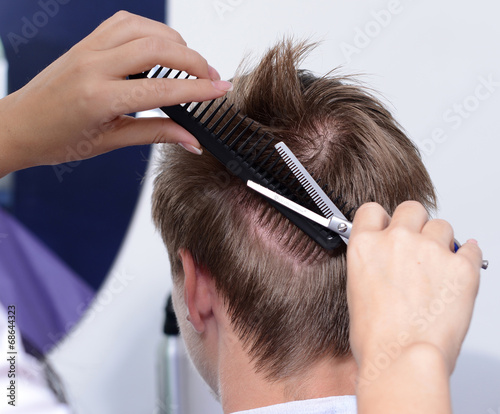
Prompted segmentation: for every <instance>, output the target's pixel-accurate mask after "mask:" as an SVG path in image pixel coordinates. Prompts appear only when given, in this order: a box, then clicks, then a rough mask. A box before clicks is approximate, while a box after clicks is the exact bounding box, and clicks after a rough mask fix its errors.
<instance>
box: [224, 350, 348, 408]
mask: <svg viewBox="0 0 500 414" xmlns="http://www.w3.org/2000/svg"><path fill="white" fill-rule="evenodd" d="M224 348H225V349H224ZM219 351H220V353H219V356H220V358H221V359H220V360H219V393H220V398H221V403H222V408H223V410H224V413H225V414H228V413H233V412H236V411H243V410H249V409H253V408H260V407H265V406H269V405H275V404H281V403H286V402H290V401H297V400H307V399H314V398H323V397H330V396H336V395H354V394H355V378H356V369H357V366H356V362H355V361H354V358H352V357H347V358H343V359H331V358H325V359H324V360H321V361H318V362H317V363H315V364H314V365H311V366H310V367H309V368H308V369H307V370H306V372H303V373H301V374H300V375H298V376H296V377H294V378H290V379H286V380H283V381H276V382H270V381H269V380H267V379H266V378H265V373H262V372H259V373H256V372H255V369H254V364H253V363H252V362H251V361H250V360H249V358H248V355H247V353H246V352H245V351H243V349H242V348H241V347H240V346H239V341H231V343H230V345H229V346H227V344H222V345H221V349H220V350H219Z"/></svg>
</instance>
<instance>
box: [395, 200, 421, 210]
mask: <svg viewBox="0 0 500 414" xmlns="http://www.w3.org/2000/svg"><path fill="white" fill-rule="evenodd" d="M400 206H401V207H404V208H409V209H414V210H417V211H421V212H425V213H427V210H426V209H425V207H424V206H423V205H422V204H421V203H419V202H418V201H415V200H406V201H403V202H402V203H401V204H400Z"/></svg>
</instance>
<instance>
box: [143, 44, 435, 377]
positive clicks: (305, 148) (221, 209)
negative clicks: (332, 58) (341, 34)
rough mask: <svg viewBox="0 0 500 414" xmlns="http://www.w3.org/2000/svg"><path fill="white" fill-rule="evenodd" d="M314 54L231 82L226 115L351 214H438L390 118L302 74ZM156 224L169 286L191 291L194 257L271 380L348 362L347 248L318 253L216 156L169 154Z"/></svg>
mask: <svg viewBox="0 0 500 414" xmlns="http://www.w3.org/2000/svg"><path fill="white" fill-rule="evenodd" d="M309 49H310V47H308V46H306V45H304V44H299V45H295V46H294V45H292V44H291V42H282V43H280V44H278V45H277V46H276V47H274V48H273V49H271V50H270V51H268V52H267V54H266V55H265V56H264V58H263V59H262V61H261V62H260V64H259V65H258V66H257V67H256V68H255V69H254V70H253V71H249V72H247V73H245V74H243V75H240V76H237V77H235V79H234V80H233V83H234V90H233V91H232V92H231V93H229V94H228V96H227V98H228V103H229V104H230V103H234V105H235V107H237V108H239V109H241V111H242V113H244V114H247V115H248V116H249V117H250V118H251V119H253V120H255V121H257V122H258V123H259V124H260V125H262V126H263V129H264V130H265V131H269V132H270V133H272V134H273V135H274V136H276V137H277V139H278V140H282V141H284V142H285V143H286V144H287V145H288V147H289V148H290V149H291V150H292V151H293V153H294V154H295V155H296V156H297V158H298V159H299V160H300V161H301V162H302V163H303V164H304V166H305V167H306V168H307V169H308V170H309V172H311V173H312V174H313V175H314V176H315V177H320V178H321V182H322V184H327V185H328V187H329V188H330V189H331V190H333V192H334V194H336V195H341V196H342V199H343V200H344V201H345V202H347V204H348V206H350V207H353V208H356V207H359V206H360V205H361V204H363V203H365V202H369V201H376V202H378V203H379V204H381V205H382V206H383V207H385V208H386V210H387V211H388V212H389V213H392V212H393V210H394V209H395V208H396V206H397V205H398V204H400V203H401V202H403V201H405V200H410V199H412V200H417V201H420V202H421V203H423V204H424V205H425V206H427V207H429V208H432V207H434V204H435V196H434V191H433V186H432V183H431V181H430V178H429V176H428V174H427V172H426V170H425V168H424V166H423V164H422V162H421V160H420V157H419V154H418V151H417V149H416V148H415V147H414V145H413V144H412V143H411V142H410V140H409V139H408V138H407V137H406V135H405V134H404V133H403V132H402V130H401V128H400V127H399V125H398V124H397V123H396V121H395V120H394V119H393V118H392V116H391V114H390V113H389V112H388V111H387V110H386V109H385V108H384V107H383V106H382V104H381V103H380V102H379V101H378V100H377V99H376V98H374V97H373V96H372V95H371V94H370V93H368V92H367V90H366V89H364V88H363V87H361V86H359V85H358V84H356V83H354V82H353V81H352V80H351V79H349V78H341V77H337V76H336V75H335V74H331V75H328V76H324V77H316V76H314V75H313V74H311V73H309V72H307V71H302V70H298V66H299V64H300V63H301V61H302V59H303V58H304V56H305V55H306V53H307V52H308V50H309ZM153 216H154V220H155V223H156V225H157V226H158V228H159V229H160V231H161V234H162V237H163V240H164V241H165V244H166V246H167V248H168V251H169V255H170V261H171V265H172V274H173V278H174V285H175V286H176V287H177V288H179V289H183V287H184V274H185V266H186V265H185V263H184V262H185V261H184V260H183V257H184V256H183V255H184V252H189V253H190V257H192V259H193V263H194V264H195V266H196V267H197V269H199V270H200V273H203V274H208V275H209V277H210V278H211V280H213V282H214V286H215V288H216V291H217V294H218V296H219V298H220V300H221V303H222V304H223V306H224V308H225V311H226V313H227V315H228V319H229V321H230V325H231V327H232V329H233V330H234V332H235V333H236V335H237V337H238V339H239V341H241V344H242V346H243V348H244V349H245V352H247V353H248V355H249V357H250V358H251V360H252V361H253V363H254V367H255V370H257V371H260V372H262V373H263V374H264V375H265V376H266V377H267V378H268V379H269V380H280V379H286V378H289V377H294V376H297V375H301V374H302V373H303V372H304V371H305V370H307V368H308V367H309V366H311V364H314V363H315V362H317V361H318V360H321V359H324V358H327V359H328V358H343V357H348V356H349V355H350V352H349V317H348V311H347V301H346V292H345V286H346V261H345V251H346V248H345V246H344V245H342V246H340V247H338V248H337V249H336V250H334V251H333V252H327V251H325V250H323V249H322V248H321V247H320V246H319V245H317V244H316V243H315V242H314V241H313V240H311V239H310V238H309V237H308V236H306V235H305V234H304V233H302V231H301V230H299V229H298V228H296V227H295V226H294V225H293V224H291V223H290V222H289V221H288V220H287V219H285V218H284V217H283V216H282V215H281V214H280V213H278V212H277V211H276V210H274V209H273V208H272V207H270V206H269V205H268V204H267V203H266V201H264V200H263V199H262V198H261V197H260V196H259V195H256V194H254V193H252V190H249V189H247V188H246V186H245V183H243V182H242V181H240V180H239V179H238V178H236V177H234V176H232V175H231V174H230V173H229V172H228V171H227V170H226V169H225V167H223V166H222V165H221V164H220V163H219V162H218V161H216V160H215V159H214V158H213V157H212V156H211V155H209V154H207V153H205V154H203V155H202V156H195V155H192V154H189V153H187V152H185V151H183V150H181V149H180V148H178V147H170V146H169V147H168V148H166V149H165V151H164V154H163V159H162V162H161V165H160V170H159V175H158V177H157V178H156V181H155V190H154V196H153ZM348 218H349V219H352V214H351V216H350V217H348ZM181 253H182V254H181ZM183 266H184V267H183Z"/></svg>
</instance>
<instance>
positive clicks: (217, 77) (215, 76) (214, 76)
mask: <svg viewBox="0 0 500 414" xmlns="http://www.w3.org/2000/svg"><path fill="white" fill-rule="evenodd" d="M208 74H209V75H210V79H212V80H213V81H218V80H220V75H219V72H217V70H216V69H215V68H214V67H212V66H210V65H208Z"/></svg>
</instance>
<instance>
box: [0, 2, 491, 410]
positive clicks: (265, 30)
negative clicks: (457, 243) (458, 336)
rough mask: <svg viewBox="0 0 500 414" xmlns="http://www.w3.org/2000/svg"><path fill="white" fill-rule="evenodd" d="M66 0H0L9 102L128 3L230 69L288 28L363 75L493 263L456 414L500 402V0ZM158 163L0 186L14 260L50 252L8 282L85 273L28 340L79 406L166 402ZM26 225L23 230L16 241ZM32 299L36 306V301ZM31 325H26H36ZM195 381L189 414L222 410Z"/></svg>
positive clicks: (311, 63)
mask: <svg viewBox="0 0 500 414" xmlns="http://www.w3.org/2000/svg"><path fill="white" fill-rule="evenodd" d="M57 1H59V2H57ZM53 2H56V3H57V6H58V7H57V11H56V8H55V7H53V8H52V9H50V8H47V7H48V6H47V4H49V3H51V2H50V1H49V0H48V1H46V2H44V1H41V2H34V1H27V0H24V1H21V0H2V2H1V3H0V35H1V36H2V42H3V45H4V50H5V51H4V53H3V58H2V59H0V93H2V96H3V94H5V93H6V92H7V90H10V91H13V90H15V89H17V88H19V87H21V86H22V85H23V84H24V83H25V82H26V81H28V80H29V79H30V78H31V77H32V76H34V75H35V74H36V73H37V72H39V71H40V70H41V69H42V68H43V67H44V66H45V65H47V64H48V63H49V62H51V61H52V60H53V59H55V58H56V57H58V56H59V55H60V54H62V53H63V52H64V50H67V49H68V48H69V47H71V45H72V44H74V43H75V42H77V41H78V40H79V39H80V38H82V37H84V35H86V34H87V33H88V32H90V31H91V30H92V29H93V28H94V27H95V26H97V24H99V22H100V21H102V20H104V19H105V18H107V17H109V16H110V15H111V14H113V12H114V11H115V10H119V9H127V10H129V11H132V12H135V13H138V14H142V15H145V16H148V17H150V18H154V19H156V20H160V21H166V22H167V23H168V24H169V25H171V26H172V27H174V28H175V29H176V30H178V31H179V32H180V33H181V34H182V35H183V37H184V39H185V40H186V41H187V43H188V45H189V46H190V47H191V48H194V49H196V50H198V51H199V52H200V53H201V54H202V55H204V56H205V57H206V58H207V59H208V61H209V62H210V64H211V65H213V66H214V67H216V68H217V69H218V70H219V72H220V73H221V75H222V76H223V78H230V77H231V76H232V75H233V74H234V72H235V70H236V68H237V67H238V64H239V62H240V61H241V59H242V58H243V57H245V56H247V55H250V56H254V57H255V58H258V57H259V56H260V55H261V54H262V52H263V51H264V50H265V49H266V48H267V47H269V46H271V45H272V44H274V43H275V42H276V41H277V40H279V39H281V38H282V37H283V36H289V35H293V36H294V37H295V38H296V39H304V38H305V39H310V40H312V41H320V42H321V43H320V45H319V46H318V47H317V49H316V50H315V51H314V52H313V53H312V54H311V56H310V58H309V59H308V60H307V61H306V62H305V63H304V65H303V67H304V68H308V69H311V70H313V71H314V72H316V73H318V74H323V73H326V72H328V71H330V70H332V69H333V68H338V71H339V72H340V73H343V74H352V73H354V74H360V75H361V76H360V78H361V79H362V80H363V81H364V82H365V83H367V84H369V85H370V86H372V87H373V88H374V89H375V90H377V91H378V92H379V93H380V94H381V96H382V98H383V100H384V101H385V102H386V103H387V104H388V106H389V108H390V109H391V111H392V112H393V113H394V115H395V116H396V118H397V119H398V121H399V122H400V123H401V124H402V125H403V127H404V128H405V129H406V131H407V132H408V134H409V135H410V137H411V138H412V139H413V140H414V141H415V142H416V144H417V145H418V146H419V148H420V150H421V152H422V155H423V159H424V162H425V164H426V166H427V168H428V170H429V172H430V174H431V177H432V178H433V181H434V183H435V186H436V188H437V192H438V196H439V207H440V209H439V212H438V213H437V214H436V215H437V216H438V217H441V218H444V219H446V220H448V221H449V222H451V223H452V224H453V226H454V228H455V232H456V237H457V239H458V240H462V241H465V240H467V239H468V238H471V237H474V238H476V239H477V240H479V243H480V246H481V247H482V249H483V252H484V256H485V258H487V259H489V260H490V267H489V269H488V270H487V271H483V275H482V281H481V288H480V292H479V296H478V299H477V302H476V303H477V304H476V309H475V313H474V317H473V321H472V325H471V328H470V331H469V334H468V337H467V339H466V341H465V344H464V347H463V353H462V356H461V358H460V359H459V363H458V366H457V369H456V371H455V373H454V375H453V377H452V391H453V401H454V408H455V412H456V413H470V412H474V413H484V414H492V413H497V412H499V411H500V392H499V390H500V330H499V325H498V317H499V316H500V300H499V297H500V294H499V292H500V279H499V278H498V277H497V275H498V268H499V267H498V260H499V259H498V258H499V257H500V256H497V255H496V253H495V251H496V250H497V249H499V248H500V242H499V241H498V240H497V234H498V232H499V231H500V222H499V220H498V219H497V217H496V208H497V206H496V203H497V202H499V197H498V190H496V188H498V184H497V183H496V181H495V177H499V176H500V166H499V163H498V161H497V160H496V158H497V153H496V151H498V149H499V140H498V136H499V131H500V117H499V116H498V112H499V109H500V56H499V54H498V52H495V50H497V49H498V46H497V40H498V39H499V38H500V26H499V25H498V16H499V15H500V5H499V4H498V3H496V2H492V1H489V0H478V1H476V2H474V3H473V4H472V3H470V2H453V1H451V0H442V1H440V2H439V3H436V2H433V1H430V0H421V1H419V2H415V1H409V0H370V1H368V0H365V1H361V2H347V1H339V0H329V1H326V0H324V1H321V0H311V1H308V2H303V1H298V0H289V1H287V2H281V1H269V0H266V1H264V0H253V1H251V2H250V1H248V0H192V1H190V2H186V1H181V0H169V1H168V2H167V4H165V3H164V2H163V1H153V0H150V1H148V2H135V1H132V0H128V1H124V0H122V1H118V0H116V1H107V2H98V1H96V0H94V1H90V0H85V1H83V0H72V1H71V2H69V1H67V0H65V1H62V0H53ZM51 4H53V3H51ZM44 13H45V16H46V18H45V17H43V14H44ZM16 36H17V37H16ZM7 60H8V71H7ZM149 115H150V114H140V116H149ZM153 166H154V150H153V151H151V150H150V148H148V147H139V148H133V149H125V150H120V151H116V152H115V153H113V154H110V155H106V156H102V157H98V158H95V159H93V160H89V161H84V162H82V163H70V164H68V165H66V167H64V168H58V169H57V168H56V169H54V168H53V167H42V168H36V169H29V170H26V171H22V172H20V173H16V174H15V175H13V176H9V177H6V178H4V179H2V180H0V203H1V204H2V207H3V212H2V216H1V217H0V220H2V221H0V225H2V223H4V224H5V223H7V222H8V223H10V226H11V227H8V228H7V230H2V227H0V257H2V260H4V259H3V257H4V256H5V255H7V252H8V251H9V250H8V249H10V248H14V247H15V248H16V249H17V250H16V251H22V252H24V253H26V252H25V250H26V247H25V246H26V243H27V242H24V241H25V240H26V238H29V240H30V243H33V244H35V245H36V248H37V249H38V250H37V251H39V254H40V256H36V257H31V258H29V260H31V262H30V263H31V266H27V267H26V269H24V273H23V274H22V275H19V274H17V273H16V272H19V269H13V268H12V267H10V268H8V269H2V268H0V270H2V271H3V274H2V273H0V287H1V288H2V290H3V291H4V292H5V291H7V289H3V288H5V287H6V286H7V287H8V288H9V289H11V290H12V283H10V284H9V283H8V282H7V279H9V278H10V279H11V280H12V279H13V278H18V277H23V278H26V280H28V281H29V280H31V279H30V278H38V279H40V278H42V279H44V280H46V281H47V284H50V283H52V282H54V283H55V282H57V283H60V282H59V281H60V280H72V281H74V282H72V283H71V284H69V283H68V286H67V289H68V290H69V291H71V292H73V295H72V296H71V298H72V299H71V300H68V301H66V302H67V303H64V304H61V305H58V306H59V307H58V308H57V310H58V311H59V313H63V314H64V316H63V317H60V318H59V319H58V320H57V321H56V322H54V321H52V320H43V321H42V322H43V326H44V330H43V332H42V333H40V332H38V333H37V335H35V334H33V336H32V337H29V338H28V340H27V342H28V345H31V347H32V348H33V350H34V352H37V351H38V352H41V353H48V355H49V359H50V361H51V363H52V364H53V365H54V367H55V368H56V370H57V371H58V372H59V374H60V376H61V380H62V381H63V382H64V383H65V384H66V388H67V392H68V395H69V398H70V400H71V401H72V403H73V405H74V407H75V411H76V412H77V413H82V414H84V413H109V412H121V413H153V412H161V410H162V409H163V408H162V402H161V401H160V400H159V397H158V393H157V388H158V385H157V384H158V375H157V367H158V355H159V354H160V355H163V354H162V352H163V351H161V350H159V348H161V344H162V341H164V336H163V333H162V326H163V319H164V306H165V302H166V298H167V295H168V292H169V291H170V287H171V286H170V279H169V277H170V274H169V272H170V270H169V264H168V258H167V256H166V253H165V250H164V248H163V245H162V242H161V240H160V238H159V236H158V234H156V233H155V231H154V229H153V226H152V224H151V219H150V197H151V176H152V168H153ZM12 223H14V224H12ZM13 226H15V228H16V229H18V228H19V230H18V233H20V232H22V234H23V237H18V238H16V237H15V236H14V232H13V231H12V228H14V227H13ZM14 245H15V246H14ZM23 246H24V247H23ZM29 251H30V252H33V251H34V248H32V249H30V250H29ZM42 256H43V257H44V258H45V259H44V260H47V259H46V257H50V269H55V270H54V271H51V272H48V271H47V269H48V268H49V267H44V268H40V260H41V259H40V257H42ZM23 257H26V256H23ZM5 260H6V259H5ZM23 260H28V259H23ZM43 263H46V262H43ZM7 271H9V272H10V273H8V274H7ZM48 273H49V274H48ZM27 274H28V276H26V275H27ZM38 279H37V280H38ZM70 285H71V286H70ZM26 286H27V285H26V284H25V285H23V289H22V291H21V292H11V293H10V294H11V295H14V297H16V298H18V297H21V296H23V295H25V294H26V290H29V288H27V287H26ZM30 286H31V285H30ZM36 286H37V289H36V290H34V291H33V292H29V294H30V295H32V296H36V297H39V296H40V295H42V293H43V295H44V296H45V297H46V301H45V303H46V306H52V307H54V306H55V305H54V304H53V303H55V302H60V301H61V293H60V284H58V286H56V287H52V288H51V287H43V289H42V288H41V287H39V285H36ZM14 290H15V289H14ZM1 295H2V293H1V291H0V300H2V302H3V300H4V299H2V297H1ZM43 295H42V296H43ZM23 306H25V308H26V311H25V313H26V314H28V315H29V314H30V312H28V310H29V309H30V307H29V306H30V305H28V304H26V305H23ZM33 313H36V312H33ZM35 316H36V315H33V316H32V317H33V318H34V317H35ZM25 323H26V327H27V328H28V327H29V321H26V322H25ZM21 329H23V327H21ZM68 332H69V334H68ZM191 375H192V376H191ZM187 378H188V379H189V380H187V381H186V382H185V384H187V385H185V387H186V390H185V395H186V399H187V400H189V401H191V403H192V405H191V406H189V407H188V408H187V409H186V410H185V411H186V412H204V413H207V412H214V413H216V412H218V410H219V408H218V406H217V405H216V404H213V405H210V406H207V405H204V404H205V403H204V402H203V403H202V402H201V401H205V398H209V397H205V395H206V389H205V388H204V386H202V385H200V383H199V382H198V380H197V379H195V376H194V374H191V373H190V374H188V375H187ZM200 395H203V396H204V397H200Z"/></svg>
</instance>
